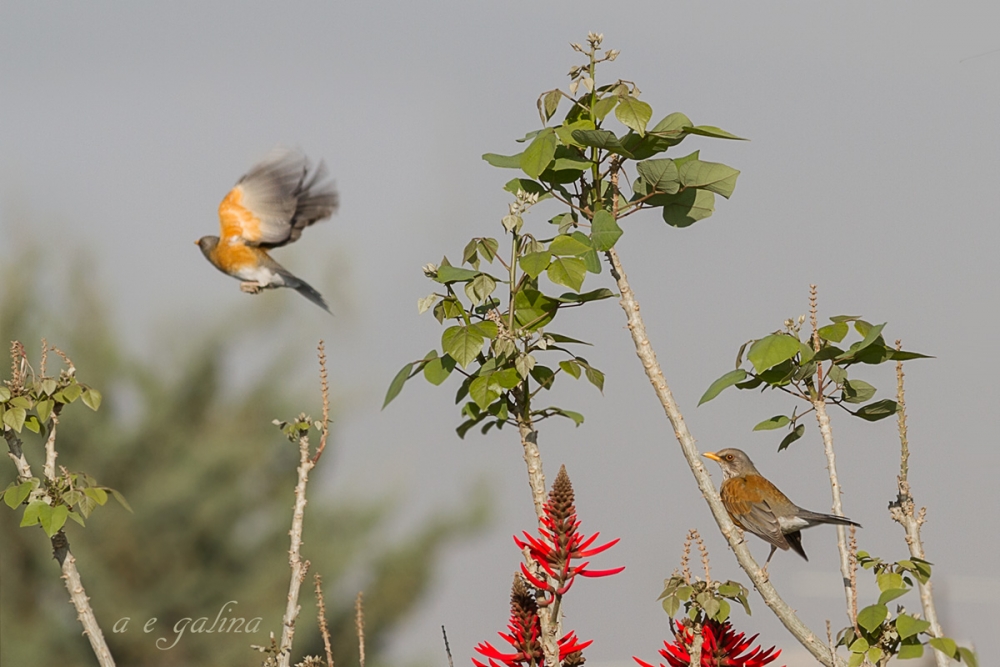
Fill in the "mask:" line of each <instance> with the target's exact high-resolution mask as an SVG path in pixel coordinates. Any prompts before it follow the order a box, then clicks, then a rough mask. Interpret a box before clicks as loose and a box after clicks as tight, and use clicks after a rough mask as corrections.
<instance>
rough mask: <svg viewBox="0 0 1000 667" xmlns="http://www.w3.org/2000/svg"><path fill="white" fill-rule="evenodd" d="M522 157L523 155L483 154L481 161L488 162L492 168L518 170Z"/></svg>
mask: <svg viewBox="0 0 1000 667" xmlns="http://www.w3.org/2000/svg"><path fill="white" fill-rule="evenodd" d="M522 155H524V153H518V154H517V155H497V154H496V153H484V154H483V159H484V160H486V161H487V162H489V163H490V164H491V165H493V166H494V167H500V168H501V169H520V168H521V156H522Z"/></svg>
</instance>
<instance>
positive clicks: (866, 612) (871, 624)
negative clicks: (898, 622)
mask: <svg viewBox="0 0 1000 667" xmlns="http://www.w3.org/2000/svg"><path fill="white" fill-rule="evenodd" d="M888 616H889V609H888V608H886V606H885V605H884V604H873V605H869V606H867V607H865V608H864V609H862V610H861V611H859V612H858V625H860V626H861V627H862V628H864V629H865V630H867V631H868V632H872V633H873V632H875V629H876V628H877V627H878V626H880V625H882V622H883V621H884V620H885V619H886V617H888Z"/></svg>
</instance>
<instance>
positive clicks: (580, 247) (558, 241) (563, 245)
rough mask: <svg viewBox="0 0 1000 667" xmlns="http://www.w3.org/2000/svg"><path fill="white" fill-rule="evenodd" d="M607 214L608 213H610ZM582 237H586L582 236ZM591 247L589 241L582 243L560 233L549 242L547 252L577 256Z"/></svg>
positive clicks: (588, 250)
mask: <svg viewBox="0 0 1000 667" xmlns="http://www.w3.org/2000/svg"><path fill="white" fill-rule="evenodd" d="M608 215H610V213H609V214H608ZM584 238H587V237H586V236H584ZM588 241H589V239H588ZM592 249H593V248H591V246H590V245H589V243H584V242H583V241H581V240H579V239H577V238H574V237H572V236H566V235H565V234H560V235H559V236H557V237H555V238H554V239H552V243H550V244H549V252H551V253H552V254H553V255H563V256H567V255H568V256H573V257H579V256H580V255H583V254H585V253H588V252H590V251H591V250H592Z"/></svg>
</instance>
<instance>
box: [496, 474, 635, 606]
mask: <svg viewBox="0 0 1000 667" xmlns="http://www.w3.org/2000/svg"><path fill="white" fill-rule="evenodd" d="M573 502H574V494H573V485H572V484H571V483H570V481H569V475H567V474H566V467H565V466H563V467H561V468H560V469H559V474H558V475H557V476H556V479H555V482H554V483H553V484H552V491H551V492H550V493H549V499H548V501H547V502H546V503H545V505H544V512H545V514H544V516H543V517H542V518H541V520H540V524H541V525H540V526H539V528H538V534H539V535H540V537H534V536H532V535H529V534H528V533H526V532H525V533H523V535H524V539H523V540H522V539H521V538H519V537H518V536H516V535H515V536H514V544H516V545H517V547H518V548H519V549H527V550H528V554H529V556H530V558H531V559H532V560H533V561H535V563H537V564H538V566H539V567H540V568H541V569H542V570H543V571H544V572H545V573H546V574H547V575H548V577H549V579H550V581H542V580H541V579H539V578H537V577H535V576H533V575H531V574H530V573H529V572H528V570H527V568H526V567H525V566H523V565H522V567H521V571H522V572H523V573H524V575H525V577H526V578H527V579H528V581H530V582H531V584H532V585H533V586H535V587H537V588H538V589H539V590H542V591H545V592H546V593H548V594H549V596H550V597H551V596H562V595H563V594H565V593H566V591H568V590H569V589H570V586H572V585H573V580H574V578H575V577H576V576H577V575H580V576H583V577H592V578H593V577H608V576H611V575H613V574H618V573H619V572H621V571H622V570H624V569H625V568H624V567H618V568H613V569H610V570H590V569H587V568H588V567H589V565H590V563H589V562H584V563H582V564H580V565H575V566H574V565H573V564H572V561H573V559H574V558H576V559H581V558H590V557H591V556H594V555H597V554H599V553H601V552H603V551H606V550H608V549H610V548H611V547H613V546H614V545H616V544H618V539H614V540H611V541H610V542H607V543H605V544H601V545H598V546H596V547H591V545H592V544H593V543H594V541H595V540H596V539H597V537H598V536H599V535H600V533H594V534H593V535H591V536H590V537H587V536H585V535H583V534H582V533H579V532H577V530H578V529H579V527H580V520H579V519H578V518H577V516H576V507H575V506H574V504H573Z"/></svg>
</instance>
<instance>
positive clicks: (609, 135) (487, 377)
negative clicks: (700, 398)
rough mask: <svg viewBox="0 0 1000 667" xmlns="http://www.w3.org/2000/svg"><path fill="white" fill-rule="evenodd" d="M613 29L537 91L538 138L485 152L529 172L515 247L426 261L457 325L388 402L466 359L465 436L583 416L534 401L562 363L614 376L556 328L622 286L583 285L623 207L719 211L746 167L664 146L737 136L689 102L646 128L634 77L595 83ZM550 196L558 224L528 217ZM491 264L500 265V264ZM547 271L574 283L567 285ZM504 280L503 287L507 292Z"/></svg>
mask: <svg viewBox="0 0 1000 667" xmlns="http://www.w3.org/2000/svg"><path fill="white" fill-rule="evenodd" d="M602 39H603V37H602V36H601V35H595V34H593V33H591V34H590V35H588V44H589V48H588V49H584V47H582V46H579V45H574V48H575V49H576V50H577V51H579V52H580V53H583V54H585V55H586V56H587V62H586V63H584V64H583V65H578V66H574V67H573V68H572V69H571V70H570V78H571V83H570V86H569V92H568V93H567V92H564V91H562V90H558V89H556V90H550V91H548V92H546V93H543V94H542V95H541V96H540V98H539V100H538V107H539V113H540V116H541V120H542V124H543V127H542V128H541V129H539V130H536V131H533V132H530V133H528V134H527V136H525V137H524V138H523V139H520V140H519V141H520V142H522V143H527V146H526V147H525V149H524V150H523V151H521V152H520V153H517V154H516V155H498V154H494V153H487V154H486V155H484V156H483V159H485V160H486V161H487V162H488V163H490V164H491V165H493V166H495V167H500V168H510V169H518V170H520V171H521V172H522V173H523V176H518V177H516V178H514V179H512V180H510V181H509V182H508V183H507V184H506V185H505V186H504V189H505V190H507V191H508V192H510V193H512V194H513V195H514V196H515V201H514V202H513V203H512V204H511V205H510V211H509V213H508V215H506V216H504V218H503V219H502V221H501V222H502V225H503V228H504V231H505V233H506V235H507V239H506V242H505V245H506V246H507V247H506V248H505V250H504V252H501V250H500V248H501V244H500V241H498V240H497V239H495V238H491V237H477V238H473V239H472V240H471V241H469V243H468V244H467V245H466V246H465V249H464V251H463V253H462V262H461V265H459V266H454V265H452V264H451V262H449V261H448V259H447V257H446V258H444V259H443V260H442V261H441V263H440V265H433V264H430V265H427V266H425V267H424V273H425V274H426V275H427V276H428V277H429V278H430V279H431V280H433V281H435V282H436V283H437V284H438V285H440V286H441V289H440V290H439V291H435V292H434V293H432V294H430V295H428V296H427V297H424V298H422V299H420V300H419V302H418V309H419V310H420V312H426V311H427V310H433V313H434V316H435V317H436V318H437V320H438V321H439V322H440V323H442V324H445V323H446V321H447V322H448V323H449V325H448V326H447V328H446V329H445V331H444V333H443V334H442V336H441V350H440V351H438V350H431V351H430V352H429V353H428V354H427V355H426V356H425V357H424V358H422V359H419V360H416V361H413V362H410V363H408V364H406V365H405V366H403V368H402V369H401V370H400V371H399V372H398V373H397V374H396V376H395V378H394V379H393V381H392V383H391V384H390V386H389V390H388V392H387V393H386V398H385V405H387V404H388V403H389V402H390V401H392V400H393V399H394V398H395V397H396V396H397V395H398V394H399V392H400V391H401V390H402V387H403V385H404V383H405V382H406V381H407V380H409V379H410V378H412V377H414V376H416V375H417V374H418V373H423V375H424V377H425V379H427V380H428V381H429V382H430V383H432V384H434V385H440V384H441V383H443V382H444V381H445V380H446V379H447V378H448V377H449V376H450V375H451V374H452V373H453V372H458V373H459V374H461V375H462V376H463V380H462V384H461V386H460V388H459V390H458V394H457V396H456V403H459V404H462V403H463V402H464V404H463V407H462V409H461V410H462V416H463V417H464V421H463V423H462V424H461V425H460V426H459V427H458V433H459V435H460V436H463V437H464V435H465V433H466V432H468V430H469V429H471V428H472V427H474V426H477V425H479V424H482V423H483V422H485V424H483V426H482V431H483V432H484V433H485V432H487V431H488V430H489V429H490V428H492V427H494V426H496V427H497V428H500V427H502V426H503V425H504V424H506V423H507V422H508V421H509V420H511V419H514V420H516V421H519V422H521V423H525V422H528V423H530V422H534V421H537V420H540V419H545V418H548V417H552V416H561V417H567V418H569V419H572V420H573V421H574V422H575V423H576V424H577V425H579V424H580V423H582V422H583V415H581V414H579V413H577V412H572V411H569V410H565V409H562V408H559V407H546V408H544V409H533V408H532V407H531V403H532V399H534V398H535V397H536V396H537V395H538V393H539V392H540V391H542V390H548V389H551V388H552V386H553V384H554V382H555V381H556V379H557V378H558V376H559V375H560V373H565V374H566V375H569V376H571V377H573V378H580V377H581V376H586V377H587V379H588V380H589V381H590V382H591V383H593V384H594V385H595V386H596V387H597V388H598V389H603V384H604V374H603V373H601V371H599V370H598V369H596V368H594V367H593V365H591V364H590V362H588V361H587V359H586V358H584V357H582V356H580V355H579V354H577V353H576V352H573V351H571V350H570V349H568V348H566V347H564V346H567V345H581V344H586V343H584V342H583V341H580V340H577V339H575V338H572V337H569V336H565V335H562V334H557V333H551V332H549V331H548V330H547V328H548V327H549V326H550V325H551V323H552V322H553V320H554V319H555V317H556V315H557V314H558V313H559V312H560V311H561V310H564V309H567V308H576V307H580V306H583V305H585V304H587V303H590V302H593V301H600V300H602V299H608V298H612V297H614V296H615V294H614V293H613V292H612V291H611V290H609V289H606V288H598V289H594V290H591V291H587V292H584V291H583V288H584V282H585V279H586V277H587V275H588V274H599V273H601V268H602V267H601V260H600V253H602V252H607V251H609V250H611V249H612V248H614V246H615V243H617V241H618V239H619V238H620V237H621V236H622V233H623V231H622V229H621V227H619V225H618V221H619V220H621V219H622V218H624V217H627V216H629V215H631V214H633V213H636V212H637V211H640V210H645V209H650V208H657V209H661V211H662V217H663V219H664V220H665V221H666V222H667V223H668V224H670V225H673V226H676V227H686V226H688V225H690V224H692V223H694V222H695V221H697V220H701V219H703V218H705V217H708V216H709V215H711V213H712V212H713V210H714V202H715V195H716V194H720V195H722V196H724V197H729V196H730V195H731V194H732V191H733V188H734V187H735V184H736V178H737V176H738V175H739V172H738V171H737V170H735V169H733V168H731V167H727V166H726V165H723V164H718V163H713V162H704V161H702V160H700V159H699V153H698V152H697V151H695V152H694V153H691V154H690V155H687V156H684V157H679V158H663V157H656V156H658V155H660V154H661V153H663V152H665V151H667V150H668V149H669V148H672V147H673V146H676V145H677V144H679V143H681V142H682V141H683V140H684V139H685V138H686V137H687V136H689V135H702V136H709V137H719V138H725V139H738V138H739V137H736V136H735V135H732V134H730V133H728V132H725V131H723V130H720V129H719V128H716V127H712V126H705V125H700V126H696V125H693V124H692V123H691V120H690V119H689V118H688V117H687V116H685V115H684V114H680V113H672V114H670V115H668V116H666V117H665V118H663V119H662V120H661V121H659V122H658V123H656V124H655V125H653V126H652V127H649V123H650V120H651V119H652V113H653V111H652V108H651V107H650V106H649V105H648V104H647V103H645V102H643V101H641V100H640V99H639V94H640V91H639V89H638V87H637V86H636V85H635V84H634V83H631V82H627V81H621V80H619V81H616V82H614V83H611V84H607V85H603V86H597V85H596V84H595V80H594V76H595V69H596V67H597V65H598V64H599V63H602V62H605V61H609V60H614V59H615V58H616V57H617V55H618V53H617V52H616V51H614V50H608V51H603V52H602V49H601V47H600V45H601V41H602ZM578 92H579V95H577V93H578ZM563 100H568V101H569V103H570V108H569V111H568V112H567V113H566V115H565V117H564V118H563V120H562V122H561V123H559V124H558V125H554V126H549V125H548V123H549V121H551V120H552V118H553V117H554V116H555V114H556V112H557V111H558V109H559V106H560V104H561V102H562V101H563ZM612 111H614V118H616V119H617V120H618V121H619V122H620V123H621V125H622V126H624V131H622V132H619V134H615V133H614V132H612V131H611V130H609V129H607V128H606V124H607V123H608V122H609V121H610V118H611V112H612ZM633 163H634V164H633ZM623 186H624V187H626V188H627V190H628V191H629V194H627V196H625V195H623V194H622V187H623ZM545 200H551V201H552V202H558V203H560V204H561V205H562V207H561V208H560V210H559V211H558V213H557V214H556V215H555V216H553V217H552V218H550V219H549V223H550V224H551V225H552V228H554V233H553V232H545V233H535V232H528V231H526V230H524V229H523V227H524V214H525V213H526V212H527V211H528V210H529V209H530V208H531V207H533V206H535V205H536V204H538V203H539V202H542V201H545ZM494 265H498V266H499V268H500V270H499V271H497V272H495V273H491V272H490V270H491V267H493V266H494ZM543 277H544V278H545V279H547V281H548V283H551V284H552V285H555V286H561V287H563V288H569V289H570V290H571V291H569V292H562V293H559V290H553V289H551V288H550V287H549V286H548V285H546V284H545V283H544V282H543V281H542V278H543ZM459 286H461V287H462V289H461V290H459V289H458V288H459ZM501 286H505V287H506V289H503V290H500V291H498V288H500V287H501ZM484 345H485V347H484ZM542 352H553V353H556V354H557V355H558V358H557V359H554V360H553V362H552V363H549V364H548V365H546V364H542V363H540V360H541V355H540V353H542ZM549 356H553V355H549Z"/></svg>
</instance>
